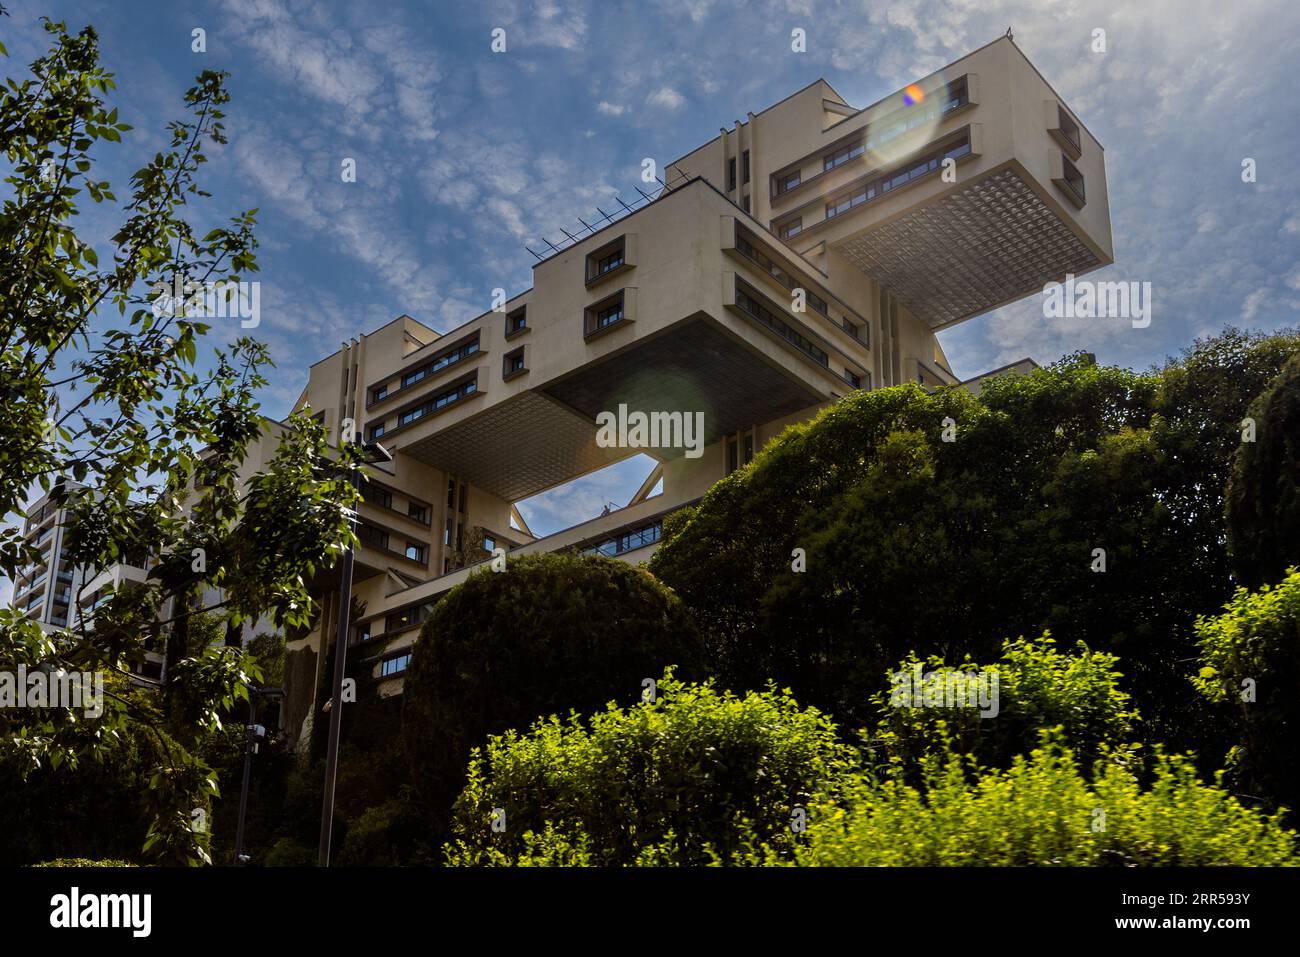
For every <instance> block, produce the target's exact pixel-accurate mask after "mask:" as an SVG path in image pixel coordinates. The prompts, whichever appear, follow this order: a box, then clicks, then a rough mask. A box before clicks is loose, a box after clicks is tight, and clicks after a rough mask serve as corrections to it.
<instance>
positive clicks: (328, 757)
mask: <svg viewBox="0 0 1300 957" xmlns="http://www.w3.org/2000/svg"><path fill="white" fill-rule="evenodd" d="M352 485H353V488H356V486H357V479H356V472H353V473H352ZM352 553H353V547H352V546H351V545H349V546H348V550H347V551H346V552H345V553H344V554H343V571H342V573H341V575H340V579H339V629H338V638H337V639H336V642H335V646H334V693H333V696H332V697H331V698H330V736H329V745H328V747H327V749H326V752H325V800H324V805H323V807H322V809H321V817H320V859H319V864H320V866H321V867H329V866H330V837H331V836H332V834H333V831H334V781H335V778H336V777H337V776H338V769H339V732H340V730H341V729H342V725H343V674H344V671H345V670H346V668H347V656H348V619H349V618H350V617H351V610H352Z"/></svg>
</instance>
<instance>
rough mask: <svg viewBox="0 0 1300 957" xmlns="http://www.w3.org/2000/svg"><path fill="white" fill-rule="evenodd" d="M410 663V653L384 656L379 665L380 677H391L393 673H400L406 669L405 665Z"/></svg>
mask: <svg viewBox="0 0 1300 957" xmlns="http://www.w3.org/2000/svg"><path fill="white" fill-rule="evenodd" d="M410 663H411V654H410V652H407V653H405V654H401V655H397V656H396V657H393V658H385V659H384V660H383V663H382V664H381V665H380V666H379V675H380V677H381V678H391V677H392V676H393V675H396V674H401V673H402V672H403V671H405V670H406V666H407V665H409V664H410Z"/></svg>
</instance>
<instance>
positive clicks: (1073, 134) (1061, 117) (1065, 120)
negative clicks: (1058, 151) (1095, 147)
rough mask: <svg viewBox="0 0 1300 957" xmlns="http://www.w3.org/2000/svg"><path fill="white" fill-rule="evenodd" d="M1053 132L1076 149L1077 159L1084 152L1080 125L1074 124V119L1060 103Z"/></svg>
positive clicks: (1057, 105) (1057, 107) (1057, 106)
mask: <svg viewBox="0 0 1300 957" xmlns="http://www.w3.org/2000/svg"><path fill="white" fill-rule="evenodd" d="M1053 132H1055V133H1058V134H1060V138H1061V139H1063V140H1065V142H1066V144H1067V145H1068V146H1069V147H1072V148H1073V149H1074V155H1075V156H1076V157H1077V156H1079V154H1080V153H1082V152H1083V141H1082V139H1080V137H1079V124H1078V123H1076V122H1074V117H1072V116H1070V114H1069V113H1067V112H1065V107H1063V106H1062V105H1061V104H1059V103H1058V104H1056V129H1055V130H1054V131H1053Z"/></svg>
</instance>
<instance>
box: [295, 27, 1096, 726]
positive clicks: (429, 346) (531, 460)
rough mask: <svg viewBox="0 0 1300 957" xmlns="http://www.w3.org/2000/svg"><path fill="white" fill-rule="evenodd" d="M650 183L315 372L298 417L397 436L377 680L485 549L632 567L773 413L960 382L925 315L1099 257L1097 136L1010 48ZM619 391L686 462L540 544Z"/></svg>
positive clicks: (772, 427)
mask: <svg viewBox="0 0 1300 957" xmlns="http://www.w3.org/2000/svg"><path fill="white" fill-rule="evenodd" d="M665 178H666V180H667V182H668V184H669V185H668V186H667V187H665V188H664V189H663V190H662V191H661V193H660V194H659V195H658V196H657V197H655V198H654V199H653V201H651V202H648V203H646V204H644V205H642V206H641V207H640V208H636V209H630V210H626V211H625V212H624V214H623V215H622V216H621V217H606V220H603V221H602V222H604V225H603V228H593V229H590V230H588V233H587V234H586V235H585V236H584V235H581V234H580V236H579V238H577V239H576V240H574V241H571V242H568V243H566V244H565V245H564V246H563V247H562V248H560V247H556V248H554V249H553V252H552V254H551V255H549V256H548V257H547V258H545V259H543V260H542V261H540V262H538V263H537V264H536V266H535V267H534V270H533V285H532V288H530V289H527V290H525V291H524V292H521V293H520V294H518V295H516V296H515V297H514V298H512V299H510V300H509V301H508V302H506V303H504V305H503V306H502V307H501V308H500V309H498V310H496V311H490V312H487V313H485V314H483V315H481V316H478V317H476V318H474V319H471V320H470V321H468V322H466V323H464V324H463V325H461V326H459V327H457V328H455V329H451V330H450V331H447V332H443V333H439V332H437V331H435V330H433V329H431V328H429V327H428V326H425V325H423V324H422V323H420V322H417V321H416V320H414V319H412V318H410V317H408V316H402V317H400V318H398V319H396V320H394V321H393V322H391V323H389V324H388V325H386V326H384V327H382V328H380V329H378V330H376V331H374V332H371V333H369V334H365V335H359V336H358V337H357V338H355V339H353V340H351V341H349V342H347V343H346V344H344V345H343V347H342V348H341V349H340V350H339V351H337V352H335V353H334V354H333V355H330V356H328V357H326V358H324V359H322V360H320V361H319V362H317V363H316V364H315V365H313V366H312V367H311V372H310V380H309V382H308V384H307V386H306V388H305V389H304V391H303V393H302V396H301V397H300V399H299V400H298V403H297V407H298V408H303V407H310V409H311V410H313V411H314V412H316V413H317V414H318V415H320V416H322V417H323V421H324V422H325V424H326V425H327V427H328V428H329V429H330V430H331V434H332V435H333V436H336V437H337V436H343V435H345V434H349V433H350V432H351V431H352V430H355V434H356V436H357V438H358V439H362V438H364V439H365V440H375V441H379V442H380V443H382V444H383V445H384V446H385V447H386V448H387V449H388V450H389V451H391V452H392V453H393V460H392V462H391V463H387V464H385V465H382V466H377V467H376V468H375V480H374V481H373V482H372V483H371V484H370V485H369V487H368V488H367V489H366V494H365V499H366V500H365V504H364V505H363V506H362V508H361V522H362V528H361V532H360V538H361V542H362V544H361V547H360V548H359V549H358V551H357V556H356V576H355V582H356V583H355V587H354V595H355V597H356V600H357V603H358V607H359V608H360V609H361V610H360V613H359V616H358V617H357V619H356V621H355V627H354V629H353V635H354V637H353V644H354V648H353V650H352V652H350V654H352V655H359V656H361V658H362V659H364V660H365V661H367V662H368V669H369V671H370V673H371V674H372V675H373V677H374V678H375V679H376V680H377V681H378V682H379V690H380V693H381V694H389V693H394V692H396V691H398V690H400V685H401V672H402V670H403V669H404V668H405V665H406V662H407V661H408V660H409V654H410V646H411V644H412V643H413V642H414V641H415V639H416V637H417V635H418V630H419V627H420V624H421V622H422V621H424V619H425V618H426V617H427V616H428V614H429V611H430V609H431V608H432V607H433V605H434V603H435V602H436V601H437V600H438V598H439V596H440V595H442V594H443V593H445V592H446V591H447V590H448V589H449V588H451V587H452V586H454V585H456V584H457V583H459V582H461V581H463V580H464V579H465V577H466V576H467V575H468V574H470V572H471V570H472V569H473V567H474V565H475V564H476V563H479V562H481V561H483V560H486V559H488V558H490V557H491V553H492V552H493V550H494V549H496V548H503V549H506V550H507V552H508V556H514V555H519V554H524V553H529V552H540V551H556V550H562V549H574V550H582V551H595V552H600V553H602V554H606V555H613V556H617V557H619V558H623V559H625V560H627V561H630V562H637V561H641V560H644V559H646V558H648V557H649V556H650V554H651V553H652V551H653V550H654V548H655V546H656V542H657V541H658V538H659V530H660V527H661V525H660V523H661V521H662V519H663V517H664V515H665V514H667V513H669V512H671V511H673V510H674V509H677V508H679V507H681V506H682V505H684V504H687V503H690V502H694V501H696V500H698V499H699V498H700V497H701V496H702V495H703V494H704V493H705V492H706V491H707V490H708V488H709V487H710V486H711V485H712V484H713V483H714V482H716V481H718V480H719V479H721V478H722V477H724V476H725V475H727V474H728V473H729V472H730V471H732V470H734V469H736V468H738V467H740V466H742V465H743V464H744V463H745V462H747V461H749V459H751V458H752V457H753V455H754V453H755V451H756V450H758V449H759V448H761V447H762V446H763V444H764V443H766V442H767V441H769V440H770V439H771V438H773V437H774V436H775V435H777V434H778V433H779V432H780V431H781V430H782V429H783V428H784V427H785V426H786V425H788V424H790V423H793V422H798V421H801V420H806V419H808V418H809V417H810V416H812V415H814V414H815V413H816V412H817V411H818V410H819V409H821V408H823V407H824V406H826V405H827V404H828V403H833V402H835V401H836V400H837V399H838V398H840V397H841V396H843V395H845V394H846V393H847V392H848V391H849V390H852V389H872V388H878V387H882V386H890V385H895V384H898V383H902V382H919V383H922V384H923V385H927V386H942V385H958V384H960V383H959V382H958V379H957V377H956V376H954V374H953V372H952V369H951V368H950V366H949V363H948V360H947V358H946V357H945V356H944V353H943V350H942V349H941V348H940V346H939V343H938V340H937V339H936V336H935V333H936V332H937V331H939V330H940V329H943V328H946V327H948V326H951V325H953V324H954V323H958V322H961V321H963V320H965V319H968V318H970V317H972V316H976V315H979V314H981V313H985V312H988V311H989V310H992V309H994V308H996V307H997V306H1000V305H1002V304H1004V303H1009V302H1012V301H1014V300H1016V299H1020V298H1022V297H1024V296H1027V295H1030V294H1032V293H1035V292H1037V291H1039V290H1041V289H1042V287H1043V286H1044V284H1045V283H1047V282H1049V281H1053V280H1061V279H1063V277H1064V276H1065V274H1066V273H1074V274H1076V275H1078V274H1080V273H1084V272H1087V271H1089V270H1091V269H1095V268H1097V267H1099V266H1102V265H1105V264H1107V263H1109V262H1111V261H1112V250H1111V234H1110V221H1109V214H1108V211H1107V201H1106V177H1105V161H1104V156H1103V153H1102V148H1101V145H1100V144H1099V143H1098V142H1097V141H1096V140H1095V139H1094V138H1093V137H1092V135H1091V134H1090V133H1089V132H1088V130H1087V128H1086V127H1085V126H1084V124H1083V122H1082V121H1081V120H1080V119H1079V118H1078V117H1077V116H1076V115H1075V114H1074V113H1073V112H1072V111H1071V110H1070V108H1069V107H1068V106H1067V105H1066V104H1065V103H1064V102H1062V100H1061V99H1060V97H1059V96H1057V94H1056V93H1055V92H1054V91H1053V89H1052V88H1051V86H1050V85H1049V84H1048V83H1047V81H1046V80H1045V79H1044V78H1043V77H1042V75H1041V74H1039V72H1038V71H1037V70H1036V69H1035V68H1034V66H1033V65H1032V64H1031V63H1030V62H1029V61H1028V60H1027V59H1026V58H1025V56H1024V55H1023V54H1022V53H1021V52H1020V50H1019V49H1018V48H1017V47H1016V46H1015V44H1014V43H1013V42H1012V41H1011V39H1010V38H1001V39H998V40H997V41H995V42H993V43H991V44H989V45H987V46H985V47H982V48H981V49H979V50H976V51H975V52H974V53H971V54H970V55H968V56H965V57H963V58H962V59H960V60H958V61H956V62H955V63H953V64H951V65H950V66H948V67H946V68H944V69H943V70H940V71H938V72H936V73H933V74H931V75H930V76H927V77H924V78H921V79H918V80H917V81H916V82H915V83H914V84H911V85H909V86H908V87H907V88H906V89H905V90H903V91H900V92H898V93H895V94H893V95H891V96H889V97H886V98H885V99H884V100H881V101H880V102H878V103H875V104H873V105H871V106H868V107H866V108H863V109H858V108H855V107H853V106H850V105H849V104H848V103H847V102H845V100H844V99H843V98H842V97H841V96H840V95H839V94H838V93H836V92H835V90H834V89H832V88H831V86H830V85H829V84H828V83H826V82H825V81H823V80H819V81H817V82H816V83H813V84H812V85H810V86H808V87H805V88H804V89H802V90H800V91H798V92H797V93H794V94H793V95H791V96H789V97H787V98H786V99H784V100H782V101H781V102H779V103H777V104H776V105H774V106H771V107H769V108H767V109H766V110H763V111H762V112H761V113H750V114H748V115H747V117H746V118H745V119H744V120H737V121H736V122H735V124H734V125H733V126H732V127H729V128H724V129H722V130H721V132H720V133H719V135H718V136H716V137H714V138H713V139H712V140H710V141H709V142H708V143H705V144H704V145H703V146H701V147H699V148H698V149H696V150H694V151H693V152H691V153H689V154H687V155H686V156H684V157H682V158H681V159H678V160H677V161H676V162H674V163H672V164H671V165H670V166H669V167H668V168H667V170H666V175H665ZM620 406H626V408H627V409H629V410H639V411H642V412H646V413H650V412H654V411H660V412H680V413H683V414H692V413H696V412H702V413H703V424H704V438H703V444H704V447H703V452H702V454H700V455H698V456H688V455H686V454H684V452H683V450H682V449H680V448H677V449H673V448H666V449H651V450H647V451H649V453H650V454H651V455H652V456H653V457H654V458H655V459H656V460H657V463H658V464H657V466H656V467H655V469H654V471H653V472H652V473H651V474H650V475H648V476H647V478H646V482H645V484H644V485H643V486H642V488H641V489H640V491H639V492H638V493H637V494H636V495H635V496H633V498H632V499H631V501H630V502H629V503H628V504H627V505H626V507H623V508H621V509H618V510H616V511H614V512H611V513H610V514H607V515H602V516H597V517H593V518H591V519H590V520H589V521H586V522H583V523H582V524H579V525H576V526H574V527H572V528H569V529H567V530H565V531H562V532H559V533H557V534H554V535H550V536H548V537H545V538H537V537H535V536H534V535H533V534H531V532H530V531H529V529H528V527H527V524H526V523H525V522H524V521H523V519H522V517H521V516H520V514H519V512H518V510H517V509H516V507H515V504H516V503H517V502H519V501H520V500H522V499H525V498H527V497H529V496H532V495H534V494H536V493H539V492H542V491H544V490H546V489H549V488H552V487H554V486H557V485H559V484H561V483H564V482H567V481H570V480H572V479H574V478H577V477H579V476H582V475H584V474H587V473H589V472H592V471H593V470H596V469H599V468H601V467H603V466H606V465H608V464H610V463H612V462H615V461H618V460H619V459H622V458H625V457H627V456H630V455H633V454H636V453H637V452H638V451H640V450H638V449H635V448H617V447H615V448H609V447H602V445H601V444H599V443H598V442H597V427H596V419H597V416H598V415H599V414H600V413H602V412H613V411H616V410H618V409H619V407H620ZM655 489H661V490H659V491H657V493H656V494H651V492H652V490H655ZM507 560H508V559H507ZM321 585H322V587H321V594H322V600H323V605H324V610H323V614H322V617H321V620H320V622H319V624H318V626H317V627H316V630H315V631H313V632H312V633H311V634H310V635H308V636H306V637H303V638H298V639H296V640H293V641H291V642H290V643H289V646H288V660H287V681H288V683H289V684H290V685H291V687H290V700H289V701H288V702H286V717H287V724H288V730H289V731H290V733H298V732H300V731H301V730H302V722H303V721H304V719H305V718H306V717H307V715H308V714H309V713H310V712H311V711H312V708H311V699H310V698H309V697H308V698H305V699H304V698H303V696H302V693H301V692H302V690H304V689H314V688H315V687H317V686H318V685H319V684H320V679H321V669H322V667H323V661H324V657H323V655H322V654H321V651H322V649H323V648H324V647H326V646H327V645H328V641H329V640H330V638H332V636H333V635H334V634H335V633H336V622H337V616H338V614H339V608H338V607H337V599H336V598H335V594H334V591H333V589H332V588H330V587H328V583H325V582H322V583H321ZM322 636H329V637H327V638H326V640H325V641H324V642H323V641H322ZM295 687H296V688H297V689H299V690H298V691H295Z"/></svg>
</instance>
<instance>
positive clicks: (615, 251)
mask: <svg viewBox="0 0 1300 957" xmlns="http://www.w3.org/2000/svg"><path fill="white" fill-rule="evenodd" d="M626 240H627V237H626V236H620V237H618V239H616V240H614V242H612V243H608V244H607V245H604V246H602V247H600V248H599V249H597V250H596V251H595V252H593V253H591V254H590V255H588V256H587V285H591V284H592V283H594V282H596V281H598V280H600V279H603V278H604V277H605V276H609V275H611V274H613V273H614V272H616V271H618V270H620V269H622V268H623V267H625V266H630V265H631V263H629V262H628V261H627V241H626Z"/></svg>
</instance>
